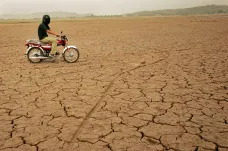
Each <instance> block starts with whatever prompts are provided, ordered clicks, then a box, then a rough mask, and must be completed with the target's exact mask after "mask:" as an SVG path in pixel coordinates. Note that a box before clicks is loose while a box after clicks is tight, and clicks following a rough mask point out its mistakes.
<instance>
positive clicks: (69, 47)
mask: <svg viewBox="0 0 228 151" xmlns="http://www.w3.org/2000/svg"><path fill="white" fill-rule="evenodd" d="M69 48H74V49H77V50H78V48H77V47H75V46H67V47H66V48H64V50H63V54H64V52H65V51H66V50H67V49H69Z"/></svg>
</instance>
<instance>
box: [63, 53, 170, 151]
mask: <svg viewBox="0 0 228 151" xmlns="http://www.w3.org/2000/svg"><path fill="white" fill-rule="evenodd" d="M166 55H167V56H166V57H165V58H162V59H159V60H157V61H155V62H152V63H149V64H142V63H141V64H140V65H138V66H137V67H135V68H132V69H129V70H127V71H123V72H121V73H120V74H118V76H116V77H115V78H114V79H113V80H112V81H111V82H110V84H109V85H108V87H107V89H106V90H105V91H104V93H103V95H102V97H101V98H100V99H99V100H98V101H97V103H96V104H95V105H94V106H93V108H92V109H91V110H90V111H89V113H88V114H87V115H86V117H85V118H84V119H83V121H82V122H81V124H80V125H79V127H78V129H77V130H76V131H75V133H74V134H73V136H72V138H71V139H70V141H69V142H64V144H63V148H64V146H65V145H66V143H67V144H68V145H67V146H66V149H65V150H66V151H68V150H69V148H70V144H71V145H73V144H74V143H76V141H75V142H73V140H75V139H77V137H78V135H79V133H80V130H81V128H82V127H83V125H84V124H85V123H86V121H87V120H88V119H89V118H90V117H91V115H92V114H93V113H94V111H95V110H96V109H97V107H98V106H99V105H100V104H101V103H102V101H103V99H104V98H105V96H106V94H107V93H108V92H109V90H110V88H111V87H112V85H113V84H114V83H115V81H116V80H117V79H119V78H120V77H121V76H122V75H124V74H126V73H129V72H131V71H135V70H137V69H141V68H144V67H147V66H150V65H153V64H157V63H159V62H162V61H164V60H166V59H167V58H169V56H170V54H169V53H167V54H166Z"/></svg>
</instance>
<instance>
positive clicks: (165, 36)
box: [0, 17, 228, 151]
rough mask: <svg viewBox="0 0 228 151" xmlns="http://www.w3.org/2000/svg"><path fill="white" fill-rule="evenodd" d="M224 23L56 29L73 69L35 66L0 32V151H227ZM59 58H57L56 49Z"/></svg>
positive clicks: (19, 27)
mask: <svg viewBox="0 0 228 151" xmlns="http://www.w3.org/2000/svg"><path fill="white" fill-rule="evenodd" d="M227 24H228V18H227V17H164V18H162V17H160V18H159V17H158V18H116V19H81V20H76V21H70V22H55V23H52V24H51V27H52V28H53V30H55V31H60V30H64V32H65V33H66V34H67V35H68V36H69V39H70V40H71V41H70V43H71V44H75V45H77V46H78V47H79V50H80V53H81V56H80V59H79V61H78V62H77V63H75V64H68V63H66V62H64V61H63V59H62V58H60V59H58V60H56V61H55V62H49V61H45V62H42V63H40V64H32V63H29V62H28V60H27V58H26V57H25V56H24V54H25V50H26V47H25V46H24V45H23V44H24V42H25V40H26V39H28V38H33V37H34V38H36V37H37V36H36V30H37V26H38V24H36V23H27V24H26V23H20V24H2V25H0V35H1V41H0V46H1V47H0V63H1V65H0V151H62V150H65V151H73V150H75V151H90V150H91V151H155V150H158V151H163V150H169V151H178V150H183V151H209V150H214V151H216V150H217V151H218V150H219V151H227V150H228V124H227V123H228V90H227V88H228V60H227V59H228V52H227V48H228V42H227V41H228V36H227V35H228V26H227ZM59 50H61V49H59Z"/></svg>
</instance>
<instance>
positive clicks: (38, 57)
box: [29, 57, 49, 59]
mask: <svg viewBox="0 0 228 151" xmlns="http://www.w3.org/2000/svg"><path fill="white" fill-rule="evenodd" d="M29 58H30V59H48V58H49V57H29Z"/></svg>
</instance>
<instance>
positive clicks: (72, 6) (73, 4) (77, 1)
mask: <svg viewBox="0 0 228 151" xmlns="http://www.w3.org/2000/svg"><path fill="white" fill-rule="evenodd" d="M209 4H217V5H228V0H0V14H3V13H32V12H51V11H68V12H75V13H80V14H83V13H93V14H95V15H111V14H124V13H131V12H136V11H143V10H158V9H169V8H171V9H173V8H186V7H194V6H202V5H209Z"/></svg>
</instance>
